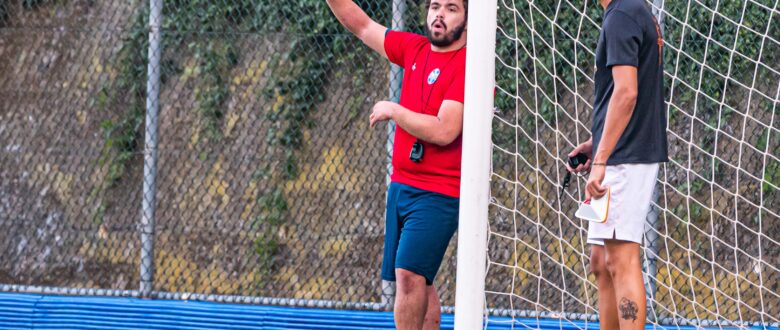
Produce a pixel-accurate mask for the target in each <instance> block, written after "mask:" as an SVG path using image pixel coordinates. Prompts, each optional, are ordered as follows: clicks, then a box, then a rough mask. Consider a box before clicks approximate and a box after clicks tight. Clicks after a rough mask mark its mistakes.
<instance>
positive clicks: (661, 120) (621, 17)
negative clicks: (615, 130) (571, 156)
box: [591, 0, 669, 165]
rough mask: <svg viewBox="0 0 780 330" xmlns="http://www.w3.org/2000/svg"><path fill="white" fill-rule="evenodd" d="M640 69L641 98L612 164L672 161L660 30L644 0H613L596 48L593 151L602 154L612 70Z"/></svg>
mask: <svg viewBox="0 0 780 330" xmlns="http://www.w3.org/2000/svg"><path fill="white" fill-rule="evenodd" d="M615 65H630V66H634V67H636V68H637V83H638V85H639V86H638V90H637V91H638V95H637V100H636V107H635V109H634V113H633V115H632V116H631V120H630V121H629V122H628V126H626V130H625V131H624V132H623V135H621V136H620V139H619V140H618V143H617V145H616V146H615V149H614V151H613V152H612V155H611V156H610V157H609V160H607V164H608V165H619V164H629V163H658V162H666V161H668V158H669V157H668V147H667V140H666V110H665V105H664V95H663V93H664V89H663V78H664V77H663V40H662V36H661V29H660V27H659V26H658V23H657V21H656V20H655V17H654V16H653V14H652V13H650V10H649V9H648V8H647V6H646V5H645V3H644V1H643V0H613V1H612V2H611V3H610V4H609V6H608V7H607V10H606V11H605V12H604V17H603V22H602V27H601V35H600V36H599V43H598V48H597V49H596V70H597V71H596V93H595V100H594V104H593V129H592V130H591V132H592V133H593V152H594V153H595V152H596V150H598V145H599V142H600V141H601V135H602V132H603V130H604V122H605V120H606V117H607V108H608V107H609V101H610V99H611V98H612V92H613V90H614V87H615V84H614V81H613V79H612V67H613V66H615Z"/></svg>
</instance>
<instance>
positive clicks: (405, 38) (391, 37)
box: [385, 29, 429, 44]
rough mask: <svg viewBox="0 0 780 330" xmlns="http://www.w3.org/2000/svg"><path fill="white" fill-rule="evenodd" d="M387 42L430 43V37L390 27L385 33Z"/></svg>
mask: <svg viewBox="0 0 780 330" xmlns="http://www.w3.org/2000/svg"><path fill="white" fill-rule="evenodd" d="M385 38H386V41H387V42H402V43H406V44H413V43H415V44H416V43H423V44H424V43H428V42H429V41H428V38H426V37H425V36H422V35H419V34H417V33H412V32H404V31H395V30H390V29H388V30H387V32H386V33H385Z"/></svg>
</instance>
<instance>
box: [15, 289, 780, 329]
mask: <svg viewBox="0 0 780 330" xmlns="http://www.w3.org/2000/svg"><path fill="white" fill-rule="evenodd" d="M452 327H453V316H452V315H443V316H442V329H452ZM393 328H394V327H393V314H392V313H388V312H364V311H344V310H325V309H310V308H293V307H277V306H256V305H236V304H221V303H213V302H202V301H179V300H145V299H138V298H110V297H80V296H47V295H36V294H18V293H0V329H9V330H10V329H14V330H16V329H19V330H22V329H24V330H28V329H58V330H59V329H74V330H78V329H90V330H91V329H118V330H124V329H128V330H129V329H155V330H157V329H159V330H169V329H184V330H221V329H269V330H277V329H289V330H311V329H333V330H336V329H338V330H355V329H393ZM488 329H491V330H502V329H541V330H552V329H564V330H577V329H588V330H590V329H598V323H595V322H582V321H567V320H559V319H510V318H495V317H491V318H490V321H489V322H488ZM647 329H656V330H659V329H680V330H695V329H696V328H695V327H689V326H681V327H677V326H666V327H659V326H655V327H653V326H652V325H648V327H647ZM756 329H758V328H756ZM772 330H780V329H772Z"/></svg>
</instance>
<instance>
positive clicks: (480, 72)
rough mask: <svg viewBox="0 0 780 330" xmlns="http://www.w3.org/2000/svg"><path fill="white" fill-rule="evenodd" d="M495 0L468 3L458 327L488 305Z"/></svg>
mask: <svg viewBox="0 0 780 330" xmlns="http://www.w3.org/2000/svg"><path fill="white" fill-rule="evenodd" d="M497 14H498V3H497V0H483V1H479V2H477V1H472V2H471V3H470V4H469V18H468V20H469V30H468V36H467V38H468V53H467V54H466V97H465V101H466V102H465V107H466V108H465V110H464V115H463V159H462V161H461V183H460V219H459V221H458V269H457V282H456V287H455V329H457V330H465V329H469V330H470V329H480V328H481V327H482V320H483V315H484V312H485V311H484V309H485V272H486V269H487V237H488V233H487V232H488V225H487V218H488V203H489V198H490V160H491V152H492V121H493V104H494V100H493V97H494V90H495V87H494V86H495V85H496V68H495V62H496V29H497V27H496V25H497V20H496V19H497Z"/></svg>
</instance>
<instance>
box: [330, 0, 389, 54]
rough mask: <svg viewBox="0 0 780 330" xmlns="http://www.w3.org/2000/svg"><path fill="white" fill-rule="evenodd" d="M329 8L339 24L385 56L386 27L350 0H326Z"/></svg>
mask: <svg viewBox="0 0 780 330" xmlns="http://www.w3.org/2000/svg"><path fill="white" fill-rule="evenodd" d="M327 2H328V6H329V7H330V10H332V11H333V14H334V15H336V18H337V19H338V20H339V22H341V25H344V27H346V28H347V30H349V31H350V32H352V34H354V35H355V36H357V37H358V38H359V39H360V40H361V41H363V43H364V44H366V45H367V46H368V47H371V49H373V50H375V51H377V52H378V53H379V54H381V55H382V57H384V58H387V53H386V52H385V31H386V30H387V28H386V27H384V26H382V25H381V24H379V23H377V22H375V21H374V20H372V19H371V18H370V17H368V15H367V14H366V13H365V12H364V11H363V9H360V7H359V6H358V5H357V4H355V3H354V2H352V0H327Z"/></svg>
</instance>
